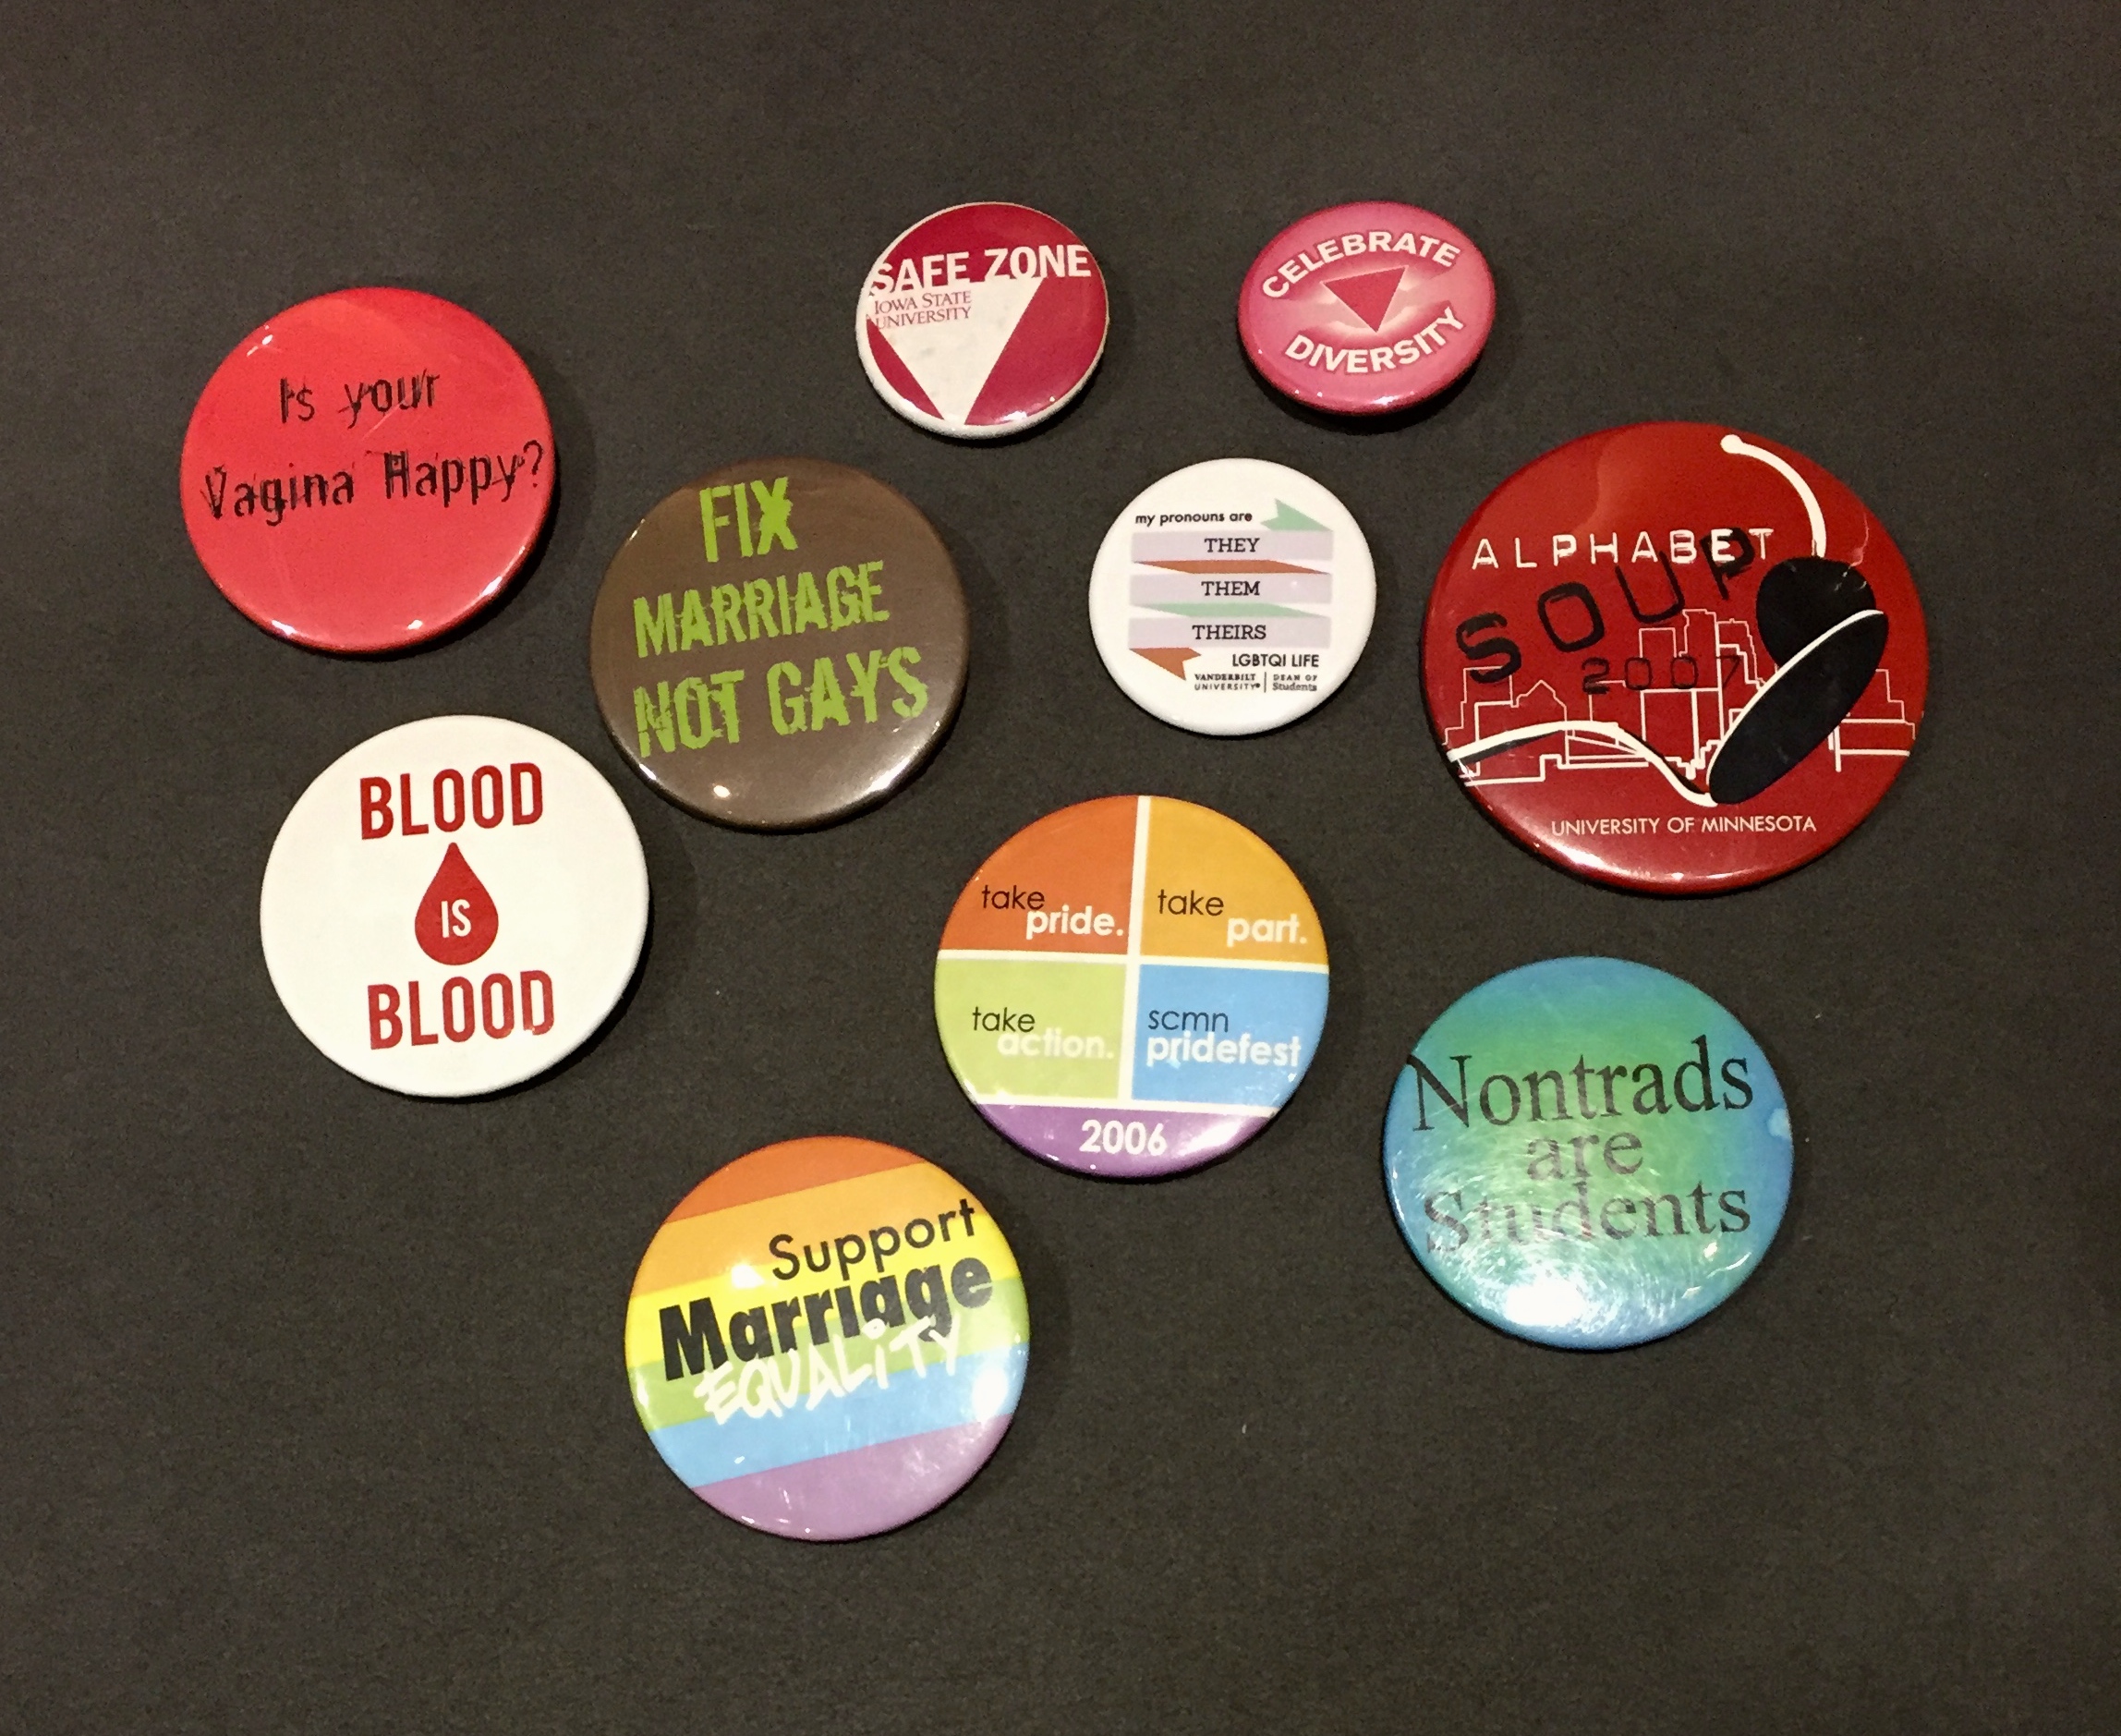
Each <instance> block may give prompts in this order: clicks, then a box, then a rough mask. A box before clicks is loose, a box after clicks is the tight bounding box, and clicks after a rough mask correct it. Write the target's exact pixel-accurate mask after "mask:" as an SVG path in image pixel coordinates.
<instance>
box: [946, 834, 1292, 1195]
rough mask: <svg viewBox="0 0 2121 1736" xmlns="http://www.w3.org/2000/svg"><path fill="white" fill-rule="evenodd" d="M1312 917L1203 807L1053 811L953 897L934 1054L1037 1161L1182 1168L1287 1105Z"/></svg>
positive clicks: (1283, 867)
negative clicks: (938, 1042) (942, 1056)
mask: <svg viewBox="0 0 2121 1736" xmlns="http://www.w3.org/2000/svg"><path fill="white" fill-rule="evenodd" d="M1326 996H1327V956H1326V941H1325V936H1324V935H1323V933H1321V931H1320V929H1319V925H1318V914H1317V912H1316V911H1315V910H1314V909H1313V908H1312V905H1311V900H1310V899H1309V897H1308V896H1307V895H1306V894H1305V892H1304V891H1303V885H1302V883H1301V882H1300V881H1299V880H1297V878H1296V876H1295V874H1294V873H1293V872H1291V869H1290V868H1289V865H1288V864H1287V863H1285V862H1284V861H1283V860H1282V859H1281V858H1280V857H1279V856H1277V855H1276V854H1275V853H1274V851H1273V850H1272V849H1271V848H1270V847H1269V846H1268V845H1267V844H1266V843H1265V842H1264V841H1263V840H1261V839H1260V838H1258V837H1256V836H1254V834H1253V833H1252V832H1248V831H1246V830H1245V829H1244V828H1243V827H1242V826H1241V825H1239V824H1238V823H1237V822H1236V821H1235V820H1232V819H1226V818H1225V817H1224V816H1222V815H1220V814H1218V813H1216V812H1215V811H1214V810H1213V809H1211V808H1206V807H1198V806H1196V805H1195V804H1194V803H1191V802H1182V801H1176V800H1173V799H1171V798H1170V797H1167V796H1150V795H1121V796H1108V797H1105V798H1103V799H1101V800H1098V801H1092V802H1084V803H1081V804H1079V805H1077V806H1075V807H1066V808H1062V809H1060V811H1059V812H1058V813H1053V814H1048V816H1047V817H1046V818H1045V819H1041V820H1038V821H1036V822H1035V823H1034V824H1032V825H1030V826H1028V827H1026V828H1025V829H1024V831H1022V832H1018V833H1017V834H1016V836H1015V837H1013V838H1012V839H1011V840H1010V841H1009V842H1008V843H1007V844H1003V845H1002V846H1001V848H1000V849H999V850H997V851H996V852H995V853H994V854H993V855H992V856H989V857H988V859H987V861H986V862H985V863H983V864H982V865H981V867H980V868H979V871H978V872H977V873H976V874H975V875H974V876H973V878H972V880H971V881H970V882H969V883H968V884H967V885H966V886H965V888H964V892H961V893H960V894H959V896H958V900H957V904H956V905H955V907H954V908H953V909H952V910H951V916H950V920H949V922H948V924H947V925H946V927H945V929H944V930H943V938H942V945H941V948H940V950H939V953H938V954H937V957H936V977H935V1005H936V1025H937V1028H938V1030H939V1033H940V1035H941V1038H942V1046H943V1053H944V1054H945V1056H946V1057H947V1058H948V1060H949V1062H950V1065H951V1071H952V1072H953V1073H955V1074H956V1075H957V1079H958V1083H959V1084H960V1085H962V1086H963V1087H964V1090H965V1094H966V1095H967V1096H968V1097H970V1098H971V1099H972V1100H973V1102H974V1103H975V1104H976V1105H977V1106H978V1109H979V1111H980V1113H981V1114H982V1115H984V1116H986V1117H987V1119H988V1121H989V1122H991V1123H993V1124H994V1125H995V1127H997V1128H998V1129H1000V1132H1002V1133H1003V1134H1005V1135H1008V1137H1009V1138H1011V1139H1012V1140H1013V1141H1015V1143H1016V1144H1017V1145H1019V1146H1021V1147H1024V1149H1025V1150H1026V1151H1029V1152H1031V1153H1032V1154H1033V1155H1034V1156H1036V1157H1041V1158H1045V1159H1049V1160H1050V1161H1052V1162H1054V1163H1058V1164H1060V1165H1061V1166H1063V1167H1064V1168H1067V1169H1072V1170H1080V1171H1086V1172H1089V1173H1092V1174H1097V1175H1107V1176H1124V1177H1140V1176H1153V1175H1165V1174H1170V1173H1171V1172H1173V1171H1180V1170H1186V1169H1192V1168H1194V1167H1195V1166H1197V1165H1199V1164H1202V1163H1206V1162H1207V1161H1209V1160H1210V1159H1214V1158H1218V1157H1220V1156H1221V1155H1223V1154H1224V1153H1225V1152H1228V1151H1230V1150H1232V1149H1234V1148H1235V1147H1238V1146H1240V1145H1242V1143H1243V1142H1244V1141H1245V1140H1247V1139H1249V1138H1250V1137H1252V1135H1254V1134H1255V1133H1257V1132H1258V1131H1259V1130H1260V1128H1261V1127H1263V1126H1264V1125H1266V1123H1267V1121H1268V1120H1269V1119H1270V1118H1271V1117H1272V1116H1273V1115H1274V1113H1275V1112H1276V1111H1278V1110H1279V1108H1280V1107H1281V1105H1282V1104H1284V1103H1285V1102H1287V1101H1288V1100H1289V1098H1290V1096H1291V1094H1292V1093H1293V1092H1294V1091H1295V1089H1296V1087H1297V1085H1298V1083H1299V1082H1300V1081H1301V1080H1302V1079H1303V1074H1304V1071H1305V1069H1307V1068H1308V1067H1309V1066H1310V1064H1311V1057H1312V1055H1313V1053H1314V1052H1315V1050H1316V1048H1317V1045H1318V1036H1319V1032H1320V1030H1321V1029H1322V1028H1323V1027H1324V1025H1325V1022H1326Z"/></svg>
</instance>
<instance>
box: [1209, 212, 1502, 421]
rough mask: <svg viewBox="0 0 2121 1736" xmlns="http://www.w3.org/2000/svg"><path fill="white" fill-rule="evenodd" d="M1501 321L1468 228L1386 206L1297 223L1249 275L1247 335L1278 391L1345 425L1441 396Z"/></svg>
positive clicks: (1244, 307) (1244, 314)
mask: <svg viewBox="0 0 2121 1736" xmlns="http://www.w3.org/2000/svg"><path fill="white" fill-rule="evenodd" d="M1494 323H1495V279H1494V278H1493V277H1491V276H1490V275H1489V274H1488V269H1487V261H1486V260H1485V259H1483V258H1482V257H1481V251H1480V249H1478V248H1477V247H1475V246H1474V245H1473V242H1472V240H1471V238H1469V237H1467V235H1466V233H1465V231H1464V230H1462V229H1460V228H1459V227H1458V226H1457V225H1455V224H1449V223H1446V222H1445V221H1444V220H1443V219H1442V218H1441V217H1438V216H1437V215H1436V214H1435V212H1426V211H1423V210H1421V209H1420V208H1419V207H1418V206H1414V205H1400V204H1396V203H1393V202H1391V201H1390V200H1372V201H1370V202H1368V203H1364V204H1359V205H1336V206H1334V207H1333V208H1332V209H1331V210H1330V211H1319V212H1312V214H1311V215H1310V216H1308V217H1305V218H1303V219H1302V220H1301V221H1299V222H1296V223H1292V224H1291V225H1289V227H1288V228H1286V229H1284V230H1283V231H1282V232H1281V233H1280V234H1279V235H1278V236H1276V237H1274V239H1273V240H1271V241H1269V242H1268V243H1267V246H1266V248H1265V249H1263V250H1262V251H1261V253H1260V255H1259V257H1258V258H1257V259H1256V260H1254V261H1253V262H1252V269H1251V270H1250V271H1249V272H1247V273H1245V277H1244V286H1243V288H1242V289H1241V290H1240V291H1239V292H1238V297H1237V332H1238V336H1239V337H1240V338H1241V339H1242V341H1243V344H1244V349H1245V354H1246V355H1248V356H1249V357H1251V358H1252V364H1253V366H1254V367H1255V368H1257V369H1258V370H1259V371H1260V373H1261V374H1262V375H1264V376H1265V377H1266V379H1267V383H1268V384H1269V385H1271V386H1273V387H1274V389H1275V390H1276V391H1278V392H1280V393H1283V394H1284V395H1287V396H1289V397H1292V398H1294V399H1296V400H1297V401H1298V402H1299V403H1302V404H1309V405H1313V406H1315V407H1317V408H1319V409H1322V410H1330V411H1333V412H1335V413H1336V414H1338V415H1342V416H1375V415H1379V414H1382V413H1383V412H1385V411H1388V410H1399V409H1404V408H1406V407H1407V406H1409V405H1411V404H1419V403H1420V402H1421V401H1422V400H1423V399H1424V398H1429V397H1434V396H1435V395H1436V394H1437V393H1439V392H1441V391H1442V390H1443V389H1444V388H1445V387H1446V386H1448V385H1449V384H1450V383H1451V382H1452V381H1454V380H1456V379H1457V378H1458V377H1459V376H1460V374H1462V373H1464V372H1465V370H1467V369H1469V368H1471V367H1472V366H1473V362H1474V360H1475V358H1478V357H1479V355H1480V352H1481V346H1483V345H1485V343H1486V342H1487V334H1488V328H1489V327H1490V326H1492V325H1493V324H1494Z"/></svg>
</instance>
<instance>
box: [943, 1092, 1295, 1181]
mask: <svg viewBox="0 0 2121 1736" xmlns="http://www.w3.org/2000/svg"><path fill="white" fill-rule="evenodd" d="M979 1112H980V1113H981V1114H982V1115H984V1116H986V1117H987V1119H988V1121H990V1122H992V1123H994V1125H995V1126H996V1127H998V1128H1000V1130H1001V1132H1002V1133H1004V1134H1005V1135H1008V1136H1009V1137H1010V1138H1011V1139H1013V1140H1014V1141H1015V1142H1016V1143H1017V1144H1018V1145H1020V1146H1022V1147H1024V1150H1026V1151H1029V1152H1032V1153H1034V1154H1036V1156H1038V1157H1041V1158H1046V1159H1050V1160H1051V1161H1052V1162H1055V1163H1058V1164H1059V1165H1060V1167H1061V1168H1062V1169H1066V1170H1080V1171H1083V1172H1084V1173H1085V1174H1086V1175H1105V1176H1114V1177H1117V1178H1119V1179H1121V1180H1122V1181H1131V1182H1132V1181H1143V1180H1145V1179H1146V1178H1148V1177H1150V1176H1153V1175H1170V1174H1173V1173H1175V1172H1176V1171H1180V1170H1191V1169H1194V1168H1197V1167H1198V1166H1199V1165H1201V1164H1203V1163H1206V1162H1209V1161H1211V1160H1212V1159H1216V1158H1219V1157H1221V1156H1222V1155H1223V1154H1224V1153H1225V1152H1227V1151H1234V1150H1236V1149H1237V1147H1240V1146H1242V1144H1243V1143H1244V1142H1245V1141H1246V1140H1247V1139H1250V1138H1251V1137H1252V1135H1254V1134H1255V1133H1257V1132H1258V1131H1259V1130H1260V1129H1261V1128H1262V1127H1264V1126H1266V1125H1267V1121H1268V1119H1269V1112H1268V1111H1265V1110H1216V1111H1201V1110H1161V1109H1151V1108H1135V1109H1119V1108H1116V1107H1115V1108H1112V1109H1106V1110H1093V1109H1053V1108H1050V1107H1048V1106H1047V1105H1045V1104H1039V1103H982V1104H980V1105H979ZM1085 1122H1095V1123H1097V1126H1098V1129H1099V1131H1100V1135H1101V1134H1102V1132H1103V1130H1104V1127H1105V1123H1108V1122H1117V1123H1119V1124H1120V1126H1121V1129H1122V1134H1121V1145H1122V1146H1123V1145H1124V1143H1125V1138H1124V1131H1123V1130H1124V1129H1125V1128H1126V1127H1127V1125H1128V1124H1129V1123H1133V1122H1140V1123H1143V1124H1144V1125H1145V1127H1147V1128H1149V1129H1150V1130H1152V1131H1160V1132H1161V1133H1162V1135H1163V1140H1164V1149H1163V1151H1162V1152H1161V1154H1159V1155H1157V1156H1156V1157H1151V1156H1150V1155H1149V1154H1148V1153H1147V1152H1146V1151H1144V1152H1142V1153H1140V1154H1139V1155H1130V1154H1129V1153H1127V1152H1126V1151H1124V1150H1121V1151H1120V1152H1117V1153H1114V1152H1110V1151H1107V1150H1106V1149H1104V1144H1105V1142H1104V1139H1103V1138H1102V1137H1101V1136H1100V1137H1099V1139H1098V1141H1097V1146H1098V1149H1097V1150H1096V1151H1085V1150H1084V1149H1083V1145H1084V1142H1085V1140H1086V1139H1088V1138H1089V1137H1090V1135H1088V1134H1087V1133H1085V1131H1084V1125H1083V1124H1084V1123H1085Z"/></svg>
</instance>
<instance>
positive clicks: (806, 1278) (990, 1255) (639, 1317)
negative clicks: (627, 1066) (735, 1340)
mask: <svg viewBox="0 0 2121 1736" xmlns="http://www.w3.org/2000/svg"><path fill="white" fill-rule="evenodd" d="M973 1223H974V1226H975V1228H974V1233H973V1235H972V1237H971V1239H970V1240H967V1239H966V1238H965V1235H964V1226H963V1224H962V1223H961V1224H960V1225H959V1227H958V1231H957V1233H956V1234H955V1235H953V1236H952V1237H951V1241H950V1242H949V1244H947V1245H946V1244H943V1243H941V1242H940V1241H938V1242H936V1243H935V1244H931V1245H930V1246H929V1247H927V1248H926V1249H917V1250H912V1251H910V1252H909V1251H904V1250H902V1251H901V1253H900V1254H898V1255H896V1256H892V1257H891V1258H890V1259H888V1260H887V1261H886V1262H885V1271H886V1275H887V1276H889V1277H891V1278H895V1279H897V1280H898V1281H899V1285H900V1289H901V1291H902V1293H903V1289H904V1284H905V1274H906V1273H907V1272H908V1271H912V1270H916V1269H919V1268H921V1267H924V1266H938V1265H939V1266H940V1267H941V1268H942V1276H943V1281H944V1282H945V1283H948V1282H949V1281H950V1273H951V1267H953V1266H954V1265H955V1264H956V1263H957V1262H958V1261H959V1260H961V1259H963V1258H964V1257H965V1256H967V1255H970V1256H973V1257H974V1258H976V1259H978V1260H980V1261H982V1262H983V1263H984V1264H985V1265H986V1267H987V1269H988V1275H989V1276H990V1277H991V1278H992V1279H993V1280H994V1282H995V1285H996V1288H997V1289H998V1290H999V1289H1000V1286H1001V1285H1002V1284H1003V1283H1004V1282H1006V1281H1017V1280H1020V1279H1021V1276H1022V1274H1021V1273H1020V1272H1019V1271H1018V1270H1017V1266H1016V1256H1015V1254H1014V1252H1013V1251H1012V1249H1011V1248H1010V1245H1009V1243H1008V1240H1007V1239H1006V1238H1005V1237H1004V1236H1003V1235H1002V1234H1001V1232H1000V1231H999V1230H996V1229H994V1228H992V1227H991V1226H990V1225H989V1224H988V1222H987V1220H986V1216H985V1214H984V1213H980V1212H977V1211H976V1212H975V1214H974V1218H973ZM677 1227H681V1226H673V1228H677ZM755 1270H756V1272H757V1274H758V1277H759V1278H760V1279H761V1280H763V1282H760V1283H756V1284H752V1283H746V1284H739V1283H738V1282H737V1281H736V1280H735V1277H734V1275H733V1273H731V1272H729V1271H728V1270H726V1269H725V1270H723V1271H720V1272H717V1273H715V1274H713V1275H712V1276H711V1277H707V1276H702V1277H700V1278H697V1279H689V1280H688V1279H686V1278H685V1275H684V1270H683V1269H682V1268H676V1267H672V1268H667V1269H665V1270H664V1272H663V1274H662V1276H663V1277H664V1278H665V1279H666V1280H668V1281H666V1282H664V1283H662V1284H660V1285H658V1286H657V1287H656V1288H655V1289H652V1290H639V1289H636V1291H635V1292H634V1293H633V1297H632V1299H631V1300H630V1301H629V1303H628V1304H627V1306H626V1363H627V1366H633V1365H635V1364H637V1363H644V1362H654V1363H656V1364H657V1365H658V1366H661V1362H662V1327H661V1319H660V1316H661V1310H662V1309H663V1308H665V1307H685V1308H689V1307H690V1305H691V1304H692V1303H693V1302H694V1301H695V1300H696V1299H697V1298H698V1297H700V1296H706V1297H708V1298H709V1299H710V1300H711V1301H712V1302H713V1304H714V1314H715V1318H716V1319H718V1320H719V1321H721V1329H722V1333H723V1335H724V1337H725V1338H726V1336H727V1334H728V1331H729V1320H730V1317H731V1316H732V1315H733V1314H735V1313H738V1312H740V1311H741V1310H743V1309H745V1308H758V1307H763V1308H765V1309H767V1311H768V1314H767V1318H768V1322H769V1324H770V1322H771V1319H772V1312H771V1311H772V1305H773V1304H774V1303H776V1302H786V1301H799V1300H800V1299H801V1298H802V1297H804V1296H806V1295H808V1294H811V1293H814V1292H816V1291H819V1290H830V1289H833V1288H836V1287H837V1286H838V1285H840V1284H841V1283H842V1282H845V1283H847V1284H849V1285H850V1286H852V1287H853V1289H854V1292H855V1293H856V1295H857V1296H859V1294H860V1293H861V1287H862V1285H864V1284H865V1283H867V1282H868V1281H870V1280H871V1279H873V1278H874V1277H876V1275H877V1274H876V1271H875V1269H873V1268H872V1267H871V1266H870V1265H869V1264H868V1261H867V1258H866V1257H865V1258H864V1260H863V1263H862V1264H861V1265H860V1266H857V1267H853V1268H851V1269H849V1271H848V1274H847V1277H846V1278H845V1279H844V1280H842V1278H841V1277H840V1269H839V1266H838V1263H837V1262H835V1263H834V1265H833V1268H832V1269H831V1270H830V1272H826V1273H824V1274H823V1275H822V1276H820V1275H819V1274H818V1273H816V1272H811V1271H807V1270H806V1271H803V1272H799V1273H797V1274H796V1275H795V1276H794V1278H792V1279H789V1280H788V1281H786V1282H785V1283H783V1282H782V1281H780V1280H778V1279H776V1278H775V1277H774V1276H773V1274H772V1270H771V1268H770V1266H761V1267H758V1268H755ZM951 1308H952V1309H953V1311H955V1312H957V1313H961V1314H970V1315H973V1316H975V1317H977V1316H981V1315H984V1314H985V1313H987V1310H986V1309H984V1308H975V1309H963V1308H959V1307H958V1306H957V1304H956V1302H955V1301H954V1299H953V1300H952V1302H951ZM836 1318H837V1311H836V1310H835V1319H836ZM836 1329H837V1328H836V1327H835V1330H836ZM803 1338H804V1341H805V1342H806V1343H807V1342H808V1341H809V1329H808V1327H807V1325H805V1326H804V1328H803Z"/></svg>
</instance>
